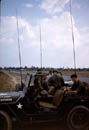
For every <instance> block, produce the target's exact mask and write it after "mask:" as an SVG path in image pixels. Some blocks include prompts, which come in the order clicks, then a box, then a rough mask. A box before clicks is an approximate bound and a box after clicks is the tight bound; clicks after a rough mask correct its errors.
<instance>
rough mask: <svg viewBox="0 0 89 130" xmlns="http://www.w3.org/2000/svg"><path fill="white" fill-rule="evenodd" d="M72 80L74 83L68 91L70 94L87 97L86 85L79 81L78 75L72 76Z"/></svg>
mask: <svg viewBox="0 0 89 130" xmlns="http://www.w3.org/2000/svg"><path fill="white" fill-rule="evenodd" d="M71 79H72V81H73V82H74V83H73V85H72V88H70V89H68V93H70V94H75V95H77V94H78V95H85V87H84V84H83V83H82V82H81V81H80V80H79V79H78V77H77V75H76V74H72V75H71Z"/></svg>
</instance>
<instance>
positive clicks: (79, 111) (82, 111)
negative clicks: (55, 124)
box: [67, 106, 89, 130]
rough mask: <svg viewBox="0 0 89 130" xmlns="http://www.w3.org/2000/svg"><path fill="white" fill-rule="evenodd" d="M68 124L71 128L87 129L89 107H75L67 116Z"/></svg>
mask: <svg viewBox="0 0 89 130" xmlns="http://www.w3.org/2000/svg"><path fill="white" fill-rule="evenodd" d="M67 125H68V127H69V129H71V130H86V129H87V127H88V125H89V109H88V108H87V107H85V106H76V107H74V108H73V109H72V110H71V111H70V112H69V114H68V116H67Z"/></svg>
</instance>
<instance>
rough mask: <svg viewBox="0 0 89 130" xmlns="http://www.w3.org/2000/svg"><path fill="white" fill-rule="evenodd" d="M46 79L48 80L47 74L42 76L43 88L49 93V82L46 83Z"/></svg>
mask: <svg viewBox="0 0 89 130" xmlns="http://www.w3.org/2000/svg"><path fill="white" fill-rule="evenodd" d="M46 78H47V74H45V73H44V74H42V80H41V83H42V86H43V89H44V90H46V91H48V90H49V89H48V84H47V81H46Z"/></svg>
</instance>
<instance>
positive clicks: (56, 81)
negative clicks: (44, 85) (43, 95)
mask: <svg viewBox="0 0 89 130" xmlns="http://www.w3.org/2000/svg"><path fill="white" fill-rule="evenodd" d="M48 85H49V94H51V93H53V94H55V92H56V90H58V89H60V88H62V87H63V86H64V79H63V78H62V76H59V75H58V71H57V70H54V71H53V76H52V77H51V78H50V79H49V80H48Z"/></svg>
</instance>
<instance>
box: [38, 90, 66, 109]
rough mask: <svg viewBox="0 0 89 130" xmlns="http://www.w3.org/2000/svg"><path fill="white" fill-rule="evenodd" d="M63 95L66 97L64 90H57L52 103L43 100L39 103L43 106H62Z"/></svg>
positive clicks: (54, 107)
mask: <svg viewBox="0 0 89 130" xmlns="http://www.w3.org/2000/svg"><path fill="white" fill-rule="evenodd" d="M63 97H64V91H62V90H57V92H56V93H55V95H54V97H53V101H52V104H51V103H48V102H43V101H39V104H40V106H41V107H45V108H52V109H56V108H57V107H58V106H60V104H61V102H62V100H63Z"/></svg>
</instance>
